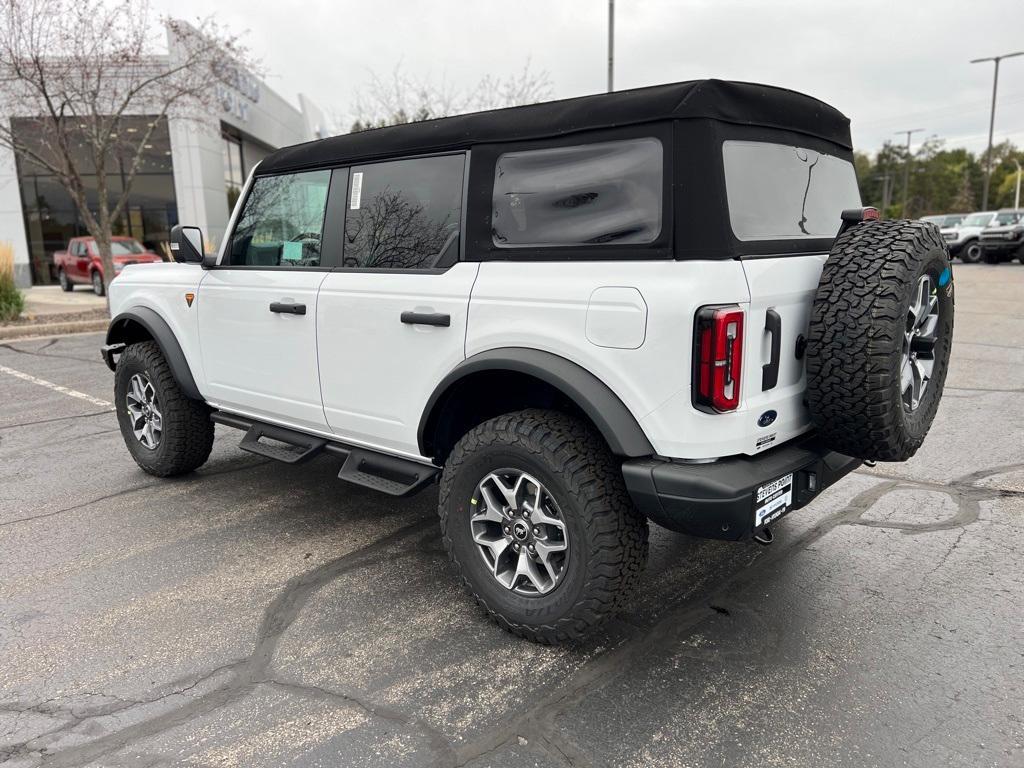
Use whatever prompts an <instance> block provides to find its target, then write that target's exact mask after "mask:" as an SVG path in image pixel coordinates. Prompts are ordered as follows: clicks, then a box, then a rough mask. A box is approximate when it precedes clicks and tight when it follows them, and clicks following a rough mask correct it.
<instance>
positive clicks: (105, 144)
mask: <svg viewBox="0 0 1024 768" xmlns="http://www.w3.org/2000/svg"><path fill="white" fill-rule="evenodd" d="M155 21H162V22H163V24H164V25H165V26H166V27H167V29H168V33H169V36H170V39H171V40H172V41H173V44H172V45H171V46H170V50H169V51H168V53H167V54H161V55H158V54H157V53H155V48H154V22H155ZM250 68H252V62H251V61H249V59H248V54H247V51H246V50H245V49H244V48H243V47H242V46H241V44H240V43H239V40H238V38H237V37H235V36H232V35H229V34H228V33H226V32H225V31H224V30H223V29H222V28H220V27H219V26H218V25H217V24H216V23H215V22H213V21H212V20H211V19H206V20H201V21H198V22H197V23H196V24H195V25H190V24H186V23H183V22H180V21H177V20H173V19H169V18H162V19H154V17H153V16H152V14H151V12H150V8H149V4H148V2H147V0H115V1H114V2H105V1H104V0H3V14H2V17H0V115H12V114H18V115H28V116H31V118H30V120H31V130H30V131H25V130H23V129H22V130H15V129H14V127H13V125H12V123H11V122H9V121H8V122H3V121H0V146H6V147H8V148H10V149H11V150H13V151H14V153H15V154H16V155H17V156H18V157H19V158H21V159H22V160H23V161H27V162H30V163H34V164H36V165H38V166H40V167H41V168H43V169H44V170H45V171H46V172H48V173H50V174H52V175H53V176H54V178H55V179H56V180H57V181H58V182H59V183H60V184H61V186H63V187H64V189H65V190H66V191H67V193H68V195H69V196H70V198H71V200H72V202H73V203H74V205H75V207H76V208H77V210H78V213H79V215H80V216H81V219H82V223H83V224H84V225H85V228H86V229H87V230H88V232H89V234H90V235H92V237H94V238H95V240H96V246H97V250H98V251H99V255H100V257H101V259H102V262H103V273H104V280H105V282H106V286H105V287H108V286H109V284H110V281H111V280H112V279H113V277H114V268H113V261H112V259H111V238H112V235H113V226H114V224H115V222H117V221H118V220H119V219H120V218H121V217H122V216H123V215H124V214H125V212H126V206H127V203H128V198H129V195H130V192H131V186H132V182H133V181H134V179H135V175H136V173H137V172H138V171H139V169H140V166H141V164H142V163H143V160H144V157H145V150H146V145H147V144H149V143H150V139H151V138H152V137H153V133H154V131H155V130H156V129H157V128H158V127H159V126H160V125H161V124H162V121H164V120H165V119H167V118H168V117H176V118H183V119H187V120H193V121H196V122H198V119H199V118H200V117H201V115H203V114H204V113H208V112H209V110H211V109H213V108H215V104H216V102H217V98H218V94H217V91H218V86H221V85H223V86H227V87H237V86H238V82H239V79H240V77H241V75H240V73H244V72H245V70H246V69H250ZM138 115H145V116H147V117H148V118H149V119H148V120H146V121H143V123H142V128H141V129H139V128H135V129H134V130H128V128H127V123H128V122H129V117H130V116H138ZM24 122H25V121H23V120H20V121H19V123H21V124H22V126H24ZM137 124H138V121H137V117H136V120H135V121H133V125H137ZM114 161H118V162H117V163H115V162H114ZM115 165H119V170H118V175H120V174H121V170H120V169H123V179H124V183H123V186H122V187H121V189H120V191H119V193H118V194H117V195H116V196H115V197H111V195H110V194H109V192H110V191H111V185H110V184H108V174H112V173H113V171H112V170H111V169H112V168H113V167H114V166H115ZM87 177H93V178H94V179H95V182H94V185H91V184H87ZM92 192H94V193H95V203H94V204H93V205H90V204H89V200H88V199H87V198H88V195H87V193H92Z"/></svg>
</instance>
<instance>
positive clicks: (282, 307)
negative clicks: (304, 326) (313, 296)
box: [270, 301, 306, 315]
mask: <svg viewBox="0 0 1024 768" xmlns="http://www.w3.org/2000/svg"><path fill="white" fill-rule="evenodd" d="M270 311H271V312H280V313H282V314H285V315H304V314H306V305H305V304H291V303H289V302H287V301H272V302H270Z"/></svg>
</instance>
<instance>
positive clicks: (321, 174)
mask: <svg viewBox="0 0 1024 768" xmlns="http://www.w3.org/2000/svg"><path fill="white" fill-rule="evenodd" d="M330 183H331V172H330V171H328V170H324V171H309V172H306V173H290V174H283V175H281V176H262V177H259V178H257V179H255V180H254V181H253V184H252V189H250V190H249V194H248V196H247V197H246V199H245V204H244V206H243V208H242V212H241V215H240V216H239V218H238V224H237V225H236V226H235V231H234V233H233V234H232V236H231V247H230V249H229V251H228V263H229V264H231V265H234V266H247V267H319V266H320V237H321V234H322V232H323V227H324V209H325V208H326V205H327V189H328V187H329V186H330Z"/></svg>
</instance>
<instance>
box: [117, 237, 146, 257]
mask: <svg viewBox="0 0 1024 768" xmlns="http://www.w3.org/2000/svg"><path fill="white" fill-rule="evenodd" d="M145 252H146V249H145V248H143V247H142V246H141V245H140V244H139V242H138V240H114V241H113V242H111V243H110V254H111V256H130V255H132V254H133V253H145Z"/></svg>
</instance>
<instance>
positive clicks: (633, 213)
mask: <svg viewBox="0 0 1024 768" xmlns="http://www.w3.org/2000/svg"><path fill="white" fill-rule="evenodd" d="M663 166H664V163H663V159H662V146H661V142H660V141H658V140H657V139H654V138H643V139H632V140H625V141H609V142H602V143H594V144H581V145H577V146H569V147H556V148H551V149H536V150H526V151H520V152H508V153H506V154H503V155H501V156H500V157H499V158H498V160H497V164H496V166H495V172H494V192H493V198H492V203H493V208H492V211H491V234H492V238H493V241H494V244H495V245H497V246H498V247H529V246H534V247H550V246H573V245H576V246H578V245H599V244H614V245H629V244H644V243H651V242H653V241H654V240H656V239H657V237H658V235H659V234H660V233H661V225H662V222H661V216H662V194H663V193H662V175H663Z"/></svg>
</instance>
